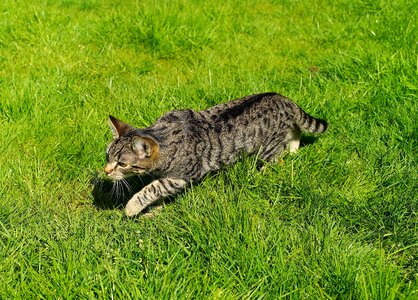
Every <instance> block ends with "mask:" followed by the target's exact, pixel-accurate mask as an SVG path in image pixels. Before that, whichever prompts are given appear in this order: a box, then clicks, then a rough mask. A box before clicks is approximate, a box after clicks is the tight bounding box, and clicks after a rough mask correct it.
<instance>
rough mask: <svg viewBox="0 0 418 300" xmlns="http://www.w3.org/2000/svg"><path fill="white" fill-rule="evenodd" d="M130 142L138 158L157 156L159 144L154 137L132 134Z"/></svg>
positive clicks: (153, 157)
mask: <svg viewBox="0 0 418 300" xmlns="http://www.w3.org/2000/svg"><path fill="white" fill-rule="evenodd" d="M131 143H132V150H133V151H134V152H135V153H136V154H137V155H138V157H139V159H144V158H151V159H155V158H157V156H158V153H159V146H158V143H157V142H156V141H155V140H154V139H152V138H149V137H143V136H134V137H133V138H132V142H131Z"/></svg>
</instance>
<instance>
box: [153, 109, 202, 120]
mask: <svg viewBox="0 0 418 300" xmlns="http://www.w3.org/2000/svg"><path fill="white" fill-rule="evenodd" d="M198 116H199V115H198V114H197V113H196V111H194V110H192V109H179V110H171V111H169V112H167V113H165V114H164V115H163V116H162V117H161V118H159V119H158V122H166V123H182V122H189V121H190V120H194V119H196V118H197V117H198Z"/></svg>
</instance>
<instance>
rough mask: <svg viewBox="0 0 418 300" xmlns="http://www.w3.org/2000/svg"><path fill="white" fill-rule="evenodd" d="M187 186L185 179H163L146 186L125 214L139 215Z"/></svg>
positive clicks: (130, 201)
mask: <svg viewBox="0 0 418 300" xmlns="http://www.w3.org/2000/svg"><path fill="white" fill-rule="evenodd" d="M186 186H187V182H186V181H185V180H183V179H173V178H162V179H158V180H155V181H153V182H151V183H150V184H148V185H147V186H145V187H144V188H143V189H142V190H140V191H139V192H138V193H136V194H135V195H133V197H132V198H131V199H130V200H129V201H128V203H127V204H126V207H125V212H126V215H127V216H128V217H133V216H135V215H137V214H139V213H140V212H141V211H142V210H143V209H145V208H146V207H147V206H148V205H150V204H151V203H153V202H155V201H157V200H159V199H161V198H164V197H167V196H171V195H174V194H176V193H178V192H179V191H181V190H183V189H184V188H185V187H186Z"/></svg>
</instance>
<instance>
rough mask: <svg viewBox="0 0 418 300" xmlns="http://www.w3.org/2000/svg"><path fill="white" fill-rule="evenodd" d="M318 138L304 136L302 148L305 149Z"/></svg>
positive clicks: (301, 141)
mask: <svg viewBox="0 0 418 300" xmlns="http://www.w3.org/2000/svg"><path fill="white" fill-rule="evenodd" d="M317 139H318V137H316V136H312V135H303V136H302V138H301V140H300V147H305V146H308V145H311V144H313V143H315V142H316V140H317Z"/></svg>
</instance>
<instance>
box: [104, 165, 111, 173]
mask: <svg viewBox="0 0 418 300" xmlns="http://www.w3.org/2000/svg"><path fill="white" fill-rule="evenodd" d="M104 171H105V172H106V174H108V175H109V174H110V173H112V171H113V168H112V166H111V165H110V164H107V165H106V167H105V169H104Z"/></svg>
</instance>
